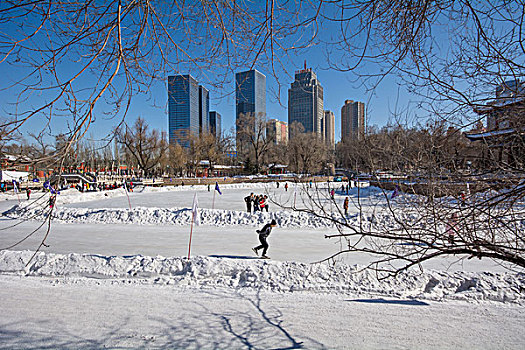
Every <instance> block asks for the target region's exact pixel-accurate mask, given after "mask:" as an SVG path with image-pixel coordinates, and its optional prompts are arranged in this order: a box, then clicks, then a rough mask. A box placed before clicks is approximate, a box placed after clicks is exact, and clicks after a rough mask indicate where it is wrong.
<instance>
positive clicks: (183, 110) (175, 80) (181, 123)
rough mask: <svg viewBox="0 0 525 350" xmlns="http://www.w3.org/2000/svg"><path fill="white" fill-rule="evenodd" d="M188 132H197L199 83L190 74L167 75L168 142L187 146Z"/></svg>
mask: <svg viewBox="0 0 525 350" xmlns="http://www.w3.org/2000/svg"><path fill="white" fill-rule="evenodd" d="M190 134H194V135H198V134H199V83H198V82H197V80H195V78H193V77H192V76H191V75H175V76H169V77H168V137H169V142H170V143H171V144H175V143H179V144H180V145H181V146H183V147H188V146H189V143H188V136H189V135H190Z"/></svg>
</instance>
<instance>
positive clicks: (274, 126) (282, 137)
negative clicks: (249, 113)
mask: <svg viewBox="0 0 525 350" xmlns="http://www.w3.org/2000/svg"><path fill="white" fill-rule="evenodd" d="M266 137H267V138H268V139H269V140H271V142H272V143H273V144H275V145H286V144H287V143H288V125H287V124H286V122H283V121H280V120H278V119H270V120H269V121H268V124H267V127H266Z"/></svg>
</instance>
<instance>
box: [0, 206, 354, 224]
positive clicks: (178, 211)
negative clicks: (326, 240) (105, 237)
mask: <svg viewBox="0 0 525 350" xmlns="http://www.w3.org/2000/svg"><path fill="white" fill-rule="evenodd" d="M3 215H6V216H9V217H11V218H33V219H35V220H42V219H44V215H47V213H46V212H45V211H44V210H43V209H42V208H41V207H24V206H14V207H13V208H11V209H10V210H8V211H6V212H4V213H3ZM191 218H192V214H191V209H190V208H146V207H137V208H132V209H122V208H116V209H112V208H111V209H110V208H102V209H87V208H60V207H59V208H56V209H55V210H54V211H53V220H55V221H58V222H61V223H68V224H72V223H75V224H77V223H101V224H134V225H189V224H190V223H191ZM199 219H200V223H201V224H202V225H210V226H237V225H246V226H259V225H262V224H265V223H267V222H268V221H270V220H271V219H275V220H276V221H277V224H278V225H279V227H304V228H324V227H332V226H333V225H332V222H331V221H329V220H326V219H321V218H318V217H316V216H314V215H311V214H308V213H303V212H286V211H277V212H269V213H262V212H256V213H253V214H250V213H247V212H244V211H235V210H220V209H199ZM356 220H357V219H356Z"/></svg>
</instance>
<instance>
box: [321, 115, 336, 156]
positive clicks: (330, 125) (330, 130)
mask: <svg viewBox="0 0 525 350" xmlns="http://www.w3.org/2000/svg"><path fill="white" fill-rule="evenodd" d="M323 126H324V142H325V143H326V145H327V146H328V148H329V149H335V115H334V112H332V111H324V122H323Z"/></svg>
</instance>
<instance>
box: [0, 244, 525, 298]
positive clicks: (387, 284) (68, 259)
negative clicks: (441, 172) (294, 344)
mask: <svg viewBox="0 0 525 350" xmlns="http://www.w3.org/2000/svg"><path fill="white" fill-rule="evenodd" d="M32 255H33V252H32V251H1V252H0V273H2V274H15V275H20V276H37V277H47V278H49V277H52V278H56V279H55V280H54V282H56V283H66V284H68V283H79V281H83V282H85V283H90V282H93V283H112V284H114V283H117V284H129V283H143V284H160V285H175V286H181V287H191V288H204V289H216V288H234V289H237V290H243V289H244V288H247V289H249V290H268V291H272V292H318V293H336V294H356V295H378V294H379V295H383V296H387V297H395V298H417V299H426V300H434V301H443V300H465V301H494V302H511V303H517V304H520V305H524V304H525V295H524V294H523V291H524V290H525V274H523V273H491V272H483V273H472V272H445V271H434V270H428V271H426V272H424V273H420V272H416V271H408V272H403V273H400V274H399V275H398V276H396V277H395V278H389V279H385V280H378V279H377V276H376V274H375V273H374V271H371V270H362V269H361V268H360V266H358V265H354V266H349V265H345V264H340V265H335V266H331V265H328V264H313V265H312V264H304V263H298V262H279V261H268V260H259V259H231V258H214V257H203V256H196V257H192V259H191V260H188V259H186V258H183V257H162V256H157V257H149V256H142V255H135V256H101V255H90V254H75V253H71V254H50V253H44V252H39V253H37V254H36V256H35V257H34V258H33V260H31V262H30V264H29V265H28V266H27V267H26V266H25V264H26V262H27V261H29V259H30V257H31V256H32Z"/></svg>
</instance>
